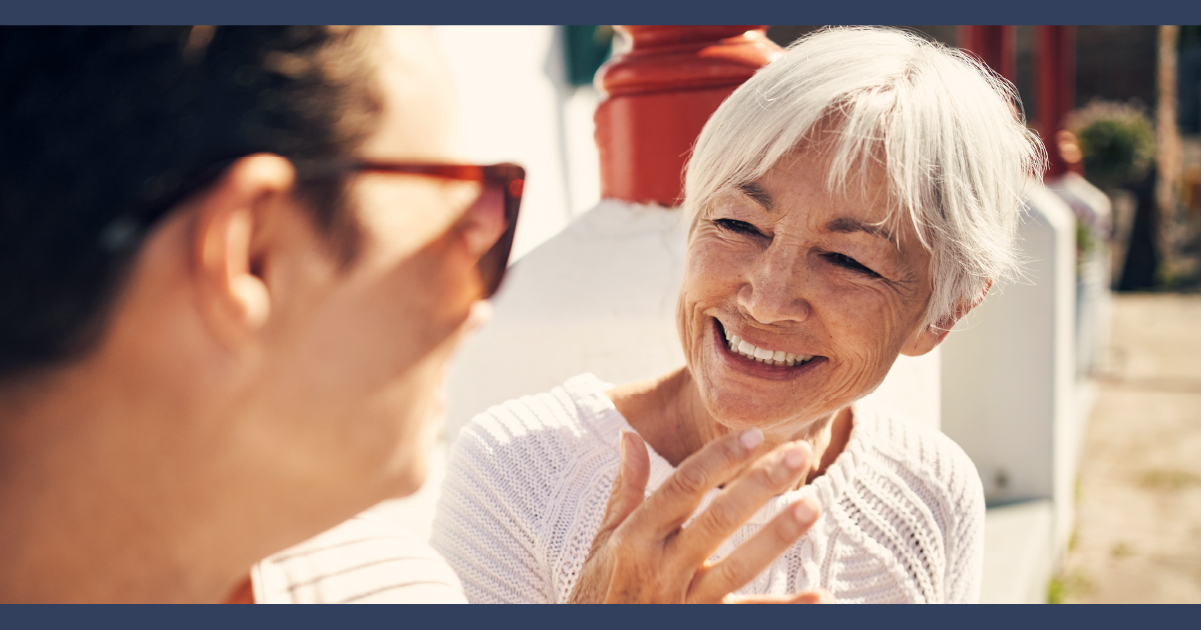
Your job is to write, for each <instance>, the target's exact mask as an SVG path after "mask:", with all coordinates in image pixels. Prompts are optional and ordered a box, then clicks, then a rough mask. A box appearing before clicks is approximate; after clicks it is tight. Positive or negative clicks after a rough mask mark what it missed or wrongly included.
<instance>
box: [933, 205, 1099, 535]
mask: <svg viewBox="0 0 1201 630" xmlns="http://www.w3.org/2000/svg"><path fill="white" fill-rule="evenodd" d="M1027 204H1028V212H1027V213H1026V214H1025V216H1024V219H1023V222H1022V226H1021V229H1020V238H1021V247H1022V253H1023V255H1024V256H1025V257H1026V259H1027V261H1028V262H1027V264H1026V266H1025V270H1026V273H1027V278H1026V280H1024V281H1019V282H1018V283H1016V284H1011V285H1008V286H1003V287H998V288H997V289H996V290H994V291H992V292H991V293H990V295H989V296H988V297H987V299H985V300H984V302H983V303H982V304H981V305H980V306H979V307H978V308H976V309H975V310H974V311H973V312H972V313H971V314H969V315H968V317H966V318H964V320H963V321H961V322H960V323H959V324H958V325H957V326H956V327H955V329H954V330H953V331H952V332H951V334H950V336H949V337H948V338H947V340H946V341H945V342H944V343H943V355H942V360H943V370H942V428H943V431H945V432H946V433H947V435H949V436H950V437H951V438H952V439H954V440H955V441H956V442H958V443H959V445H960V446H962V447H963V449H964V450H965V451H967V454H968V455H969V456H970V457H971V458H972V460H973V461H974V462H975V463H976V467H977V468H978V469H979V471H980V477H981V479H982V480H983V482H984V492H985V495H986V496H987V497H988V499H989V501H990V503H993V504H996V503H1004V502H1012V501H1019V500H1026V499H1051V500H1052V501H1053V503H1054V516H1053V519H1052V520H1053V523H1054V524H1053V530H1054V531H1053V532H1052V536H1053V537H1052V540H1053V541H1054V548H1055V550H1056V552H1057V553H1058V552H1060V551H1062V550H1063V549H1064V547H1065V545H1066V542H1067V539H1068V536H1069V535H1070V532H1071V524H1072V507H1073V505H1072V484H1073V481H1074V478H1075V461H1074V459H1075V458H1074V457H1073V455H1074V450H1075V449H1074V445H1073V442H1074V440H1073V439H1072V438H1073V435H1072V434H1073V433H1074V431H1073V429H1074V424H1075V422H1074V420H1075V418H1074V416H1073V413H1072V412H1073V402H1074V399H1075V356H1074V347H1073V338H1074V316H1075V313H1074V309H1075V294H1076V290H1075V217H1074V215H1073V214H1072V211H1071V210H1070V209H1069V208H1068V207H1067V205H1066V204H1065V203H1064V202H1063V201H1062V200H1060V199H1059V198H1058V197H1057V196H1055V195H1054V194H1053V193H1051V192H1050V191H1048V190H1047V189H1046V188H1043V187H1042V186H1036V187H1033V190H1032V192H1031V194H1030V196H1029V198H1028V201H1027Z"/></svg>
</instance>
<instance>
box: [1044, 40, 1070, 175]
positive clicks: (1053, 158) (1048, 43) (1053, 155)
mask: <svg viewBox="0 0 1201 630" xmlns="http://www.w3.org/2000/svg"><path fill="white" fill-rule="evenodd" d="M1034 66H1035V69H1034V84H1035V100H1036V102H1037V103H1038V111H1037V112H1036V113H1037V118H1038V125H1037V128H1038V134H1039V135H1040V136H1042V138H1043V142H1044V143H1046V145H1047V154H1048V156H1049V157H1050V164H1049V165H1048V168H1047V174H1046V176H1045V177H1044V179H1052V178H1056V177H1059V176H1061V175H1063V174H1064V173H1066V172H1067V170H1068V165H1067V162H1066V161H1064V159H1063V156H1062V155H1060V152H1059V146H1058V142H1057V140H1056V134H1057V133H1058V132H1059V130H1060V129H1062V128H1063V123H1064V118H1066V117H1067V115H1068V112H1070V111H1072V109H1074V108H1075V107H1076V27H1074V26H1035V27H1034Z"/></svg>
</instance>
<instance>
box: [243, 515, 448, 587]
mask: <svg viewBox="0 0 1201 630" xmlns="http://www.w3.org/2000/svg"><path fill="white" fill-rule="evenodd" d="M250 578H251V583H252V584H253V588H254V600H255V601H256V602H258V603H262V604H350V603H354V604H359V603H362V604H385V603H389V604H464V603H467V600H466V599H465V598H464V597H463V587H462V585H461V584H460V583H459V578H458V577H457V576H455V573H454V571H452V570H451V568H450V567H449V566H448V565H447V564H446V561H445V560H443V559H442V556H441V555H439V554H438V552H436V551H434V550H433V549H432V548H431V547H430V546H429V545H427V544H426V543H425V542H424V541H422V540H421V539H420V538H419V537H417V536H416V535H414V534H411V533H409V532H407V531H405V530H404V529H403V528H402V527H401V526H400V525H399V524H398V523H397V522H396V521H395V520H393V519H390V518H388V517H387V516H386V515H383V514H378V513H373V512H370V511H369V512H365V513H363V514H360V515H358V516H356V517H354V518H352V519H350V520H349V521H346V522H345V523H342V524H341V525H338V526H337V527H334V528H333V529H331V530H329V531H327V532H325V533H322V534H320V535H318V536H316V537H315V538H311V539H309V540H307V541H305V542H303V543H300V544H299V545H296V546H295V547H292V548H290V549H285V550H284V551H281V552H279V553H276V554H274V555H272V556H270V557H268V558H266V559H265V560H263V561H261V562H259V563H258V564H256V565H254V567H253V568H252V569H251V571H250Z"/></svg>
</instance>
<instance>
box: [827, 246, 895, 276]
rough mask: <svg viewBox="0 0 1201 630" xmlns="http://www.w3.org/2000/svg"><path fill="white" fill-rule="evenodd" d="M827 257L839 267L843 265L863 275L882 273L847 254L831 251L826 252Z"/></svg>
mask: <svg viewBox="0 0 1201 630" xmlns="http://www.w3.org/2000/svg"><path fill="white" fill-rule="evenodd" d="M826 258H827V260H829V261H830V262H832V263H834V264H835V265H838V266H839V267H842V268H844V269H849V270H851V271H854V272H856V273H860V274H863V275H865V276H868V277H871V278H879V277H881V276H880V274H878V273H876V272H874V271H872V270H871V269H868V268H867V267H865V266H864V265H863V264H861V263H860V262H859V261H858V260H855V259H854V258H851V257H850V256H847V255H846V254H839V253H837V252H831V253H829V254H826Z"/></svg>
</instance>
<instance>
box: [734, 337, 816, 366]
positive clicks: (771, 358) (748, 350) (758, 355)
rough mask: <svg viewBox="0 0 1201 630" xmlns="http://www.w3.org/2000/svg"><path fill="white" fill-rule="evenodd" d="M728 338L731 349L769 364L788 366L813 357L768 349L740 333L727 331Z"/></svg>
mask: <svg viewBox="0 0 1201 630" xmlns="http://www.w3.org/2000/svg"><path fill="white" fill-rule="evenodd" d="M726 339H727V340H728V341H729V343H730V349H731V350H733V351H734V352H737V353H738V354H741V355H743V356H745V357H747V358H748V359H752V360H754V361H758V362H759V363H765V364H767V365H776V366H785V365H786V366H788V367H792V366H794V365H800V364H802V363H804V362H806V361H808V360H810V359H812V358H813V355H810V354H792V353H791V352H784V351H783V350H775V351H772V350H766V349H764V348H759V347H756V346H755V345H753V344H751V343H750V342H748V341H745V340H743V339H742V338H741V337H739V336H738V335H735V334H732V333H730V332H729V331H726Z"/></svg>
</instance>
